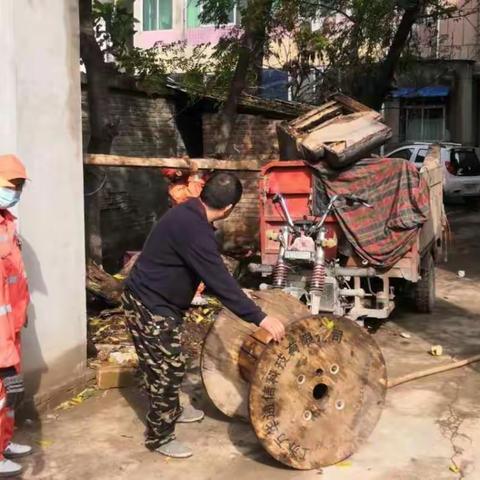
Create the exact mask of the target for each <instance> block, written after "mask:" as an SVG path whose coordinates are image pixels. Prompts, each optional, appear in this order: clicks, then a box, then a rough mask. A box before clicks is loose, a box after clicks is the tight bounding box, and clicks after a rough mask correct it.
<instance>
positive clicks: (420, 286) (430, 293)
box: [415, 253, 435, 313]
mask: <svg viewBox="0 0 480 480" xmlns="http://www.w3.org/2000/svg"><path fill="white" fill-rule="evenodd" d="M420 273H421V276H422V278H421V279H420V280H419V281H418V282H417V283H416V285H415V307H416V309H417V311H418V312H420V313H432V312H433V308H434V306H435V261H434V260H433V256H432V254H431V253H427V254H426V255H425V256H424V257H423V259H422V265H421V267H420Z"/></svg>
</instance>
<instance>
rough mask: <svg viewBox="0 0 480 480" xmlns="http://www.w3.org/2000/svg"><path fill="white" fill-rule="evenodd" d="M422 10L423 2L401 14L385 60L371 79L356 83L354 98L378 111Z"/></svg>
mask: <svg viewBox="0 0 480 480" xmlns="http://www.w3.org/2000/svg"><path fill="white" fill-rule="evenodd" d="M422 10H423V1H421V0H419V1H417V2H415V4H413V5H412V6H411V7H410V8H407V9H406V10H405V12H404V13H403V16H402V20H401V21H400V24H399V25H398V29H397V31H396V33H395V36H394V38H393V41H392V44H391V45H390V48H389V50H388V53H387V56H386V57H385V60H384V61H383V62H381V63H380V64H379V65H378V66H377V67H375V68H374V70H373V73H372V77H371V78H369V79H365V78H361V79H359V80H360V81H359V82H358V83H357V92H356V95H355V96H356V97H357V98H358V99H359V100H360V101H361V102H362V103H364V104H365V105H368V106H369V107H371V108H373V109H374V110H380V109H381V107H382V104H383V102H384V101H385V97H386V96H387V94H388V92H389V90H390V88H391V86H392V82H393V79H394V76H395V71H396V69H397V66H398V62H399V60H400V57H401V55H402V52H403V50H404V49H405V46H406V44H407V42H408V38H409V36H410V33H411V31H412V27H413V25H414V24H415V22H416V21H417V19H418V17H419V15H420V13H421V12H422Z"/></svg>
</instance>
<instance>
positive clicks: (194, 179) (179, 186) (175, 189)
mask: <svg viewBox="0 0 480 480" xmlns="http://www.w3.org/2000/svg"><path fill="white" fill-rule="evenodd" d="M204 185H205V181H204V180H203V179H202V178H200V177H199V176H197V175H190V176H189V177H188V178H187V179H186V181H182V182H180V183H174V184H172V185H170V187H169V189H168V194H169V195H170V198H171V199H172V202H173V204H174V205H180V204H181V203H184V202H186V201H187V200H188V199H189V198H197V197H199V196H200V194H201V193H202V190H203V187H204Z"/></svg>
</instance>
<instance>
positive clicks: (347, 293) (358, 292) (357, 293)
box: [338, 288, 367, 298]
mask: <svg viewBox="0 0 480 480" xmlns="http://www.w3.org/2000/svg"><path fill="white" fill-rule="evenodd" d="M338 293H339V295H340V296H342V297H360V298H365V297H366V296H367V293H366V292H365V290H364V289H363V288H341V289H340V290H339V291H338Z"/></svg>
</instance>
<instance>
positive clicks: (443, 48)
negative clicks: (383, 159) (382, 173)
mask: <svg viewBox="0 0 480 480" xmlns="http://www.w3.org/2000/svg"><path fill="white" fill-rule="evenodd" d="M454 3H456V4H457V7H458V8H459V10H458V12H456V13H454V14H453V16H452V18H448V19H439V20H433V19H432V20H429V19H428V20H425V21H424V22H423V23H422V24H420V25H418V26H417V27H416V29H415V31H414V34H415V35H417V36H418V39H419V43H420V45H421V56H422V57H423V59H422V60H420V61H418V62H416V63H414V64H412V65H411V66H410V68H408V69H407V70H406V71H404V72H402V73H400V74H399V75H398V76H397V79H396V80H397V85H396V89H395V90H394V91H393V92H392V94H391V96H390V98H389V99H388V100H387V101H386V102H385V117H386V119H387V122H388V123H389V125H390V126H391V127H392V130H393V138H392V144H393V145H398V144H403V143H411V142H413V141H426V142H434V141H449V142H457V143H462V144H464V145H469V146H477V145H479V144H480V123H479V115H478V109H479V101H480V98H479V81H480V30H479V27H480V1H478V0H460V1H456V2H454Z"/></svg>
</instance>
